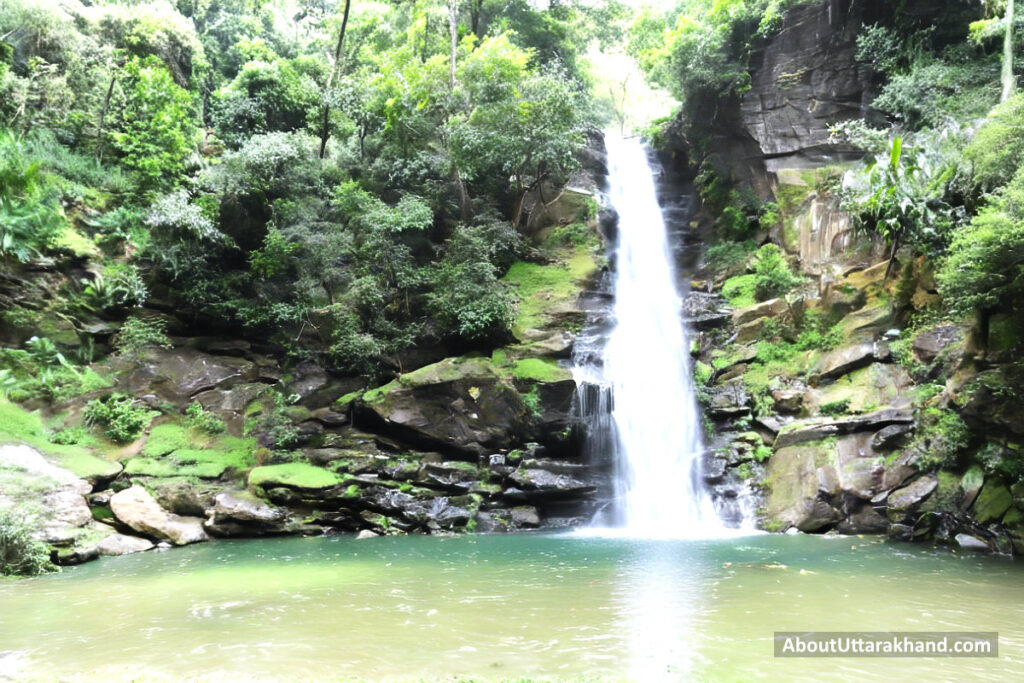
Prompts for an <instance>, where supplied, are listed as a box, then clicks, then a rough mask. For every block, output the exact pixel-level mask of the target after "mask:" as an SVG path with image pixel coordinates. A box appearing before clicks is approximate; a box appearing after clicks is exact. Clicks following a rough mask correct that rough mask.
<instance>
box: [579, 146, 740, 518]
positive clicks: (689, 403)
mask: <svg viewBox="0 0 1024 683" xmlns="http://www.w3.org/2000/svg"><path fill="white" fill-rule="evenodd" d="M606 139H607V147H608V165H609V176H608V184H609V193H608V194H609V197H608V198H609V200H610V203H611V205H612V207H613V208H614V209H615V211H616V213H617V214H618V229H617V245H616V248H615V251H614V262H615V270H614V274H613V276H612V283H611V290H612V291H611V294H612V295H613V297H614V298H613V301H614V303H613V305H612V310H611V316H610V320H609V321H607V323H606V325H605V326H604V328H603V330H601V331H602V332H603V334H599V335H591V337H590V338H585V339H582V340H581V341H580V342H578V344H579V348H578V349H577V354H576V360H577V362H576V379H577V383H578V384H579V385H580V386H581V392H580V396H581V409H582V410H583V411H584V414H586V415H588V416H589V417H588V419H589V420H590V429H589V432H588V444H587V446H588V450H589V451H590V452H591V455H592V458H594V457H597V458H602V457H607V453H606V451H607V449H611V450H612V454H611V456H612V462H613V467H614V479H615V491H614V496H613V501H612V502H611V504H610V506H609V508H608V509H607V510H606V513H605V514H604V515H603V517H602V519H600V520H598V522H597V523H598V524H603V525H607V526H612V527H618V528H620V529H621V530H622V532H623V533H626V534H628V535H636V536H647V537H668V538H674V537H688V536H696V535H708V534H709V533H715V531H716V530H718V529H720V528H721V524H720V522H719V521H718V518H717V515H716V514H715V510H714V506H713V504H712V502H711V499H710V496H709V495H708V493H707V491H706V490H705V487H704V484H703V480H702V478H701V460H702V457H703V451H704V444H703V438H702V426H701V425H702V423H701V418H700V413H699V411H698V408H697V403H696V397H695V393H694V387H693V381H692V379H691V373H690V361H689V349H690V345H689V339H688V338H687V334H686V330H685V329H684V326H683V323H682V320H681V313H680V310H681V306H680V304H681V298H680V290H679V286H678V283H677V277H676V273H675V265H674V259H673V255H672V251H671V249H670V245H669V239H668V234H667V231H666V226H665V220H664V217H663V215H662V210H661V207H660V206H659V204H658V198H657V194H656V191H655V183H654V176H653V173H652V170H651V167H650V165H649V163H648V159H647V154H646V152H645V149H644V147H643V146H642V144H641V143H640V142H639V141H638V140H635V139H622V138H616V137H613V136H612V135H608V136H607V138H606ZM598 329H601V328H600V327H599V328H598ZM602 342H603V348H595V347H599V346H600V345H601V343H602Z"/></svg>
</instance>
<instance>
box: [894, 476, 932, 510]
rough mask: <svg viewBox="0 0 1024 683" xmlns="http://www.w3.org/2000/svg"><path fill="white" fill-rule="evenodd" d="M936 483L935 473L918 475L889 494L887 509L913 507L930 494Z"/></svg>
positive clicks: (907, 508) (908, 508)
mask: <svg viewBox="0 0 1024 683" xmlns="http://www.w3.org/2000/svg"><path fill="white" fill-rule="evenodd" d="M938 485H939V479H938V477H936V476H935V475H932V474H926V475H924V476H921V477H918V478H917V479H915V480H914V481H912V482H910V483H909V484H907V485H906V486H904V487H903V488H901V489H897V490H895V491H893V492H892V493H890V494H889V498H888V505H889V509H890V510H899V511H905V510H910V509H913V508H915V507H916V506H917V505H919V504H920V503H922V502H923V501H924V500H925V499H927V498H928V496H930V495H932V493H933V492H934V491H935V489H936V488H937V487H938Z"/></svg>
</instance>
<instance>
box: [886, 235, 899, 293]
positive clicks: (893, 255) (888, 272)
mask: <svg viewBox="0 0 1024 683" xmlns="http://www.w3.org/2000/svg"><path fill="white" fill-rule="evenodd" d="M899 248H900V234H899V233H896V234H895V235H894V236H893V238H892V251H891V252H889V265H887V266H886V267H885V282H888V281H889V278H890V277H892V268H893V266H894V265H896V251H897V250H898V249H899Z"/></svg>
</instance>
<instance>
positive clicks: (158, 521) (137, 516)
mask: <svg viewBox="0 0 1024 683" xmlns="http://www.w3.org/2000/svg"><path fill="white" fill-rule="evenodd" d="M110 510H111V511H112V512H113V513H114V516H115V517H117V519H118V520H119V521H121V522H122V523H123V524H127V525H128V526H130V527H131V528H132V529H134V530H135V531H138V532H139V533H142V534H146V535H148V536H152V537H154V538H158V539H162V540H167V541H170V542H171V543H173V544H174V545H187V544H189V543H197V542H200V541H206V540H209V537H208V536H207V535H206V532H205V531H204V530H203V520H201V519H199V518H197V517H181V516H179V515H175V514H173V513H171V512H168V511H167V510H165V509H163V508H162V507H160V505H159V504H158V503H157V502H156V500H154V499H153V496H151V495H150V494H149V492H148V491H147V490H146V489H144V488H142V487H141V486H137V485H136V486H132V487H130V488H127V489H125V490H123V491H119V492H118V493H115V494H114V495H113V496H111V497H110Z"/></svg>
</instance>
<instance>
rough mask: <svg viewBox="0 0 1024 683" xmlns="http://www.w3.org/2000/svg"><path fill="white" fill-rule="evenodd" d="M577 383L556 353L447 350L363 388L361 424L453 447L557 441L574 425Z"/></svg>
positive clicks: (468, 449)
mask: <svg viewBox="0 0 1024 683" xmlns="http://www.w3.org/2000/svg"><path fill="white" fill-rule="evenodd" d="M575 390H576V386H575V382H574V381H573V380H572V375H571V373H570V372H569V371H568V370H567V369H565V368H563V367H561V366H559V365H558V364H557V363H556V362H555V361H552V360H545V359H539V358H528V359H520V360H510V359H509V358H508V357H507V356H504V355H503V354H495V355H494V356H492V357H491V358H486V357H459V358H448V359H445V360H443V361H441V362H439V363H434V364H432V365H428V366H426V367H423V368H420V369H418V370H416V371H414V372H409V373H405V374H403V375H402V376H401V377H400V378H398V379H397V380H394V381H392V382H390V383H389V384H387V385H385V386H382V387H379V388H377V389H373V390H371V391H368V392H366V393H365V394H363V396H362V398H361V400H360V401H359V404H358V405H357V409H356V416H357V424H358V423H359V422H362V423H364V424H366V425H367V426H369V427H372V428H374V429H375V430H377V431H383V432H385V433H390V434H392V435H394V436H395V437H396V438H399V439H400V440H403V441H405V442H407V443H410V444H412V445H414V446H417V447H420V448H424V449H428V450H439V451H442V452H447V453H461V454H472V453H477V452H479V451H480V450H481V449H485V450H486V449H509V448H513V447H515V446H516V445H519V444H522V443H525V442H526V441H530V440H532V439H534V438H537V439H541V440H547V441H557V440H558V438H559V436H560V435H561V434H563V433H564V432H565V431H566V430H567V429H568V427H569V425H570V421H571V412H572V401H573V396H574V394H575Z"/></svg>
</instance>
